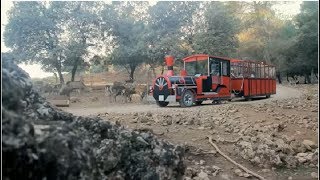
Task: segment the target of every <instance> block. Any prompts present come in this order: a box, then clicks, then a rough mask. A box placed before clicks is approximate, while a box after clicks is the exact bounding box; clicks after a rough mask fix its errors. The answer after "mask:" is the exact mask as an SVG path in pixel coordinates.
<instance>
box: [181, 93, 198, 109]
mask: <svg viewBox="0 0 320 180" xmlns="http://www.w3.org/2000/svg"><path fill="white" fill-rule="evenodd" d="M193 103H194V95H193V93H192V92H191V91H190V90H186V91H185V92H184V93H183V94H182V96H181V99H180V101H179V104H180V106H181V107H191V106H192V105H193Z"/></svg>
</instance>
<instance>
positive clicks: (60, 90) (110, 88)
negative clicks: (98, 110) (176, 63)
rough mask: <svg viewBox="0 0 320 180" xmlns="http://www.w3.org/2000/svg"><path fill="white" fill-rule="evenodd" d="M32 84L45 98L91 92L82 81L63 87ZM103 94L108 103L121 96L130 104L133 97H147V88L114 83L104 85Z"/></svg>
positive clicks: (145, 86)
mask: <svg viewBox="0 0 320 180" xmlns="http://www.w3.org/2000/svg"><path fill="white" fill-rule="evenodd" d="M34 84H35V87H36V89H37V90H38V92H40V93H41V94H44V95H45V96H48V95H60V96H67V97H70V95H71V93H72V92H77V93H78V94H79V95H80V94H82V93H89V92H92V88H90V87H88V86H86V85H85V84H84V83H83V81H68V82H67V83H66V84H63V85H60V84H58V85H52V84H48V83H45V82H43V81H36V82H34ZM104 92H105V95H106V96H107V97H108V98H109V100H110V102H116V101H117V97H118V96H123V97H124V100H125V102H128V101H129V102H131V101H132V97H133V96H134V95H135V96H138V97H139V99H140V100H141V101H142V100H143V99H144V98H145V97H146V96H147V92H148V88H147V85H146V84H137V83H135V82H132V81H126V82H117V81H115V82H113V83H112V84H107V85H105V87H104Z"/></svg>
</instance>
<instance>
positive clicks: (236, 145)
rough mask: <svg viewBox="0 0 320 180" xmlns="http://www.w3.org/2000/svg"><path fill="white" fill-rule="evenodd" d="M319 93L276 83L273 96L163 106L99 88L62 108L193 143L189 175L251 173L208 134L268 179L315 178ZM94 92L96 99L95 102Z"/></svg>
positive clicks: (223, 179) (223, 177)
mask: <svg viewBox="0 0 320 180" xmlns="http://www.w3.org/2000/svg"><path fill="white" fill-rule="evenodd" d="M317 94H318V88H317V86H316V85H313V86H312V85H310V86H304V85H299V86H297V87H286V86H281V85H278V86H277V94H276V95H274V96H271V98H269V99H258V100H253V101H243V100H236V101H232V102H226V103H223V104H220V105H212V104H211V103H210V101H208V102H206V103H205V104H204V105H201V106H194V107H191V108H180V107H179V106H178V104H170V105H169V106H168V107H166V108H159V107H158V106H156V105H155V104H136V103H130V104H121V103H118V104H110V103H107V102H108V101H107V100H106V99H104V97H103V93H101V94H99V93H98V94H94V95H89V96H88V97H86V98H87V100H85V99H86V98H83V99H81V102H80V103H76V104H71V106H70V107H68V108H63V109H64V110H65V111H68V112H71V113H73V114H75V115H81V116H89V115H94V116H96V115H98V116H100V117H101V118H104V119H106V120H110V121H113V122H117V123H120V124H121V125H123V126H126V127H128V128H131V129H149V130H151V131H153V132H154V133H155V134H158V136H159V138H163V139H166V140H168V141H170V142H173V143H176V144H184V145H185V146H186V147H188V148H189V151H188V152H187V155H186V156H187V157H186V163H187V165H188V169H187V172H186V177H188V178H191V179H192V178H193V179H207V178H208V179H221V180H226V179H230V180H233V179H240V180H241V179H247V178H246V176H248V175H247V174H245V173H243V172H241V171H239V170H237V169H238V168H237V167H236V166H234V165H233V164H231V163H230V162H228V161H226V160H225V159H224V158H223V157H221V156H220V155H218V154H217V153H216V152H215V151H213V149H214V148H213V147H212V146H211V145H210V144H209V143H208V139H207V136H212V137H213V139H214V140H215V143H216V144H217V145H218V146H219V147H220V148H221V149H222V150H223V151H224V152H225V153H226V154H227V155H229V156H230V157H231V158H233V159H234V160H236V161H237V162H238V163H240V164H243V165H244V166H246V167H248V168H249V169H252V170H253V171H255V172H257V173H259V174H260V175H262V176H263V177H265V178H266V179H283V180H286V179H288V178H289V179H290V177H291V178H292V179H312V178H313V179H314V178H315V177H317V176H318V174H317V173H315V172H317V164H318V160H317V159H318V135H317V132H318V99H319V98H318V95H317ZM90 96H95V97H98V98H95V101H93V100H92V97H90ZM88 98H89V99H88ZM90 99H91V100H90ZM188 178H187V179H188ZM252 179H254V178H252Z"/></svg>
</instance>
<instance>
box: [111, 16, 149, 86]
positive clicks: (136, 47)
mask: <svg viewBox="0 0 320 180" xmlns="http://www.w3.org/2000/svg"><path fill="white" fill-rule="evenodd" d="M113 31H114V34H115V36H116V38H115V39H116V42H117V47H116V48H115V49H114V51H113V52H112V54H111V63H112V64H115V65H120V66H123V67H124V68H125V69H126V70H127V72H128V74H129V78H130V79H131V80H133V79H134V72H135V70H136V69H137V67H138V66H139V65H140V64H142V63H143V62H144V59H145V57H144V56H143V53H142V52H143V50H144V47H145V45H144V42H143V41H141V38H142V36H143V32H144V24H143V23H142V22H134V21H132V20H130V19H122V20H121V21H119V24H118V25H117V27H116V29H114V30H113Z"/></svg>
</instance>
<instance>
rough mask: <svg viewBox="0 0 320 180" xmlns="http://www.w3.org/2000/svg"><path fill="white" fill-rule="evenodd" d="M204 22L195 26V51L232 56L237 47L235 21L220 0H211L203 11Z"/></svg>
mask: <svg viewBox="0 0 320 180" xmlns="http://www.w3.org/2000/svg"><path fill="white" fill-rule="evenodd" d="M204 18H205V21H204V23H200V24H199V25H198V26H197V27H196V28H197V29H198V33H197V34H196V35H195V40H194V44H193V46H194V50H195V52H196V53H204V54H214V55H217V56H232V55H234V53H235V51H236V48H237V47H238V40H237V38H236V33H237V23H236V21H235V18H234V17H233V16H231V15H230V13H229V11H228V9H227V8H226V6H225V5H224V4H223V3H221V2H211V3H210V4H208V5H207V8H206V9H205V11H204Z"/></svg>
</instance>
